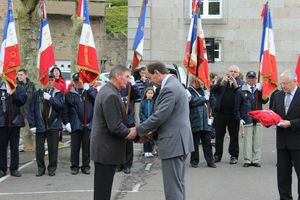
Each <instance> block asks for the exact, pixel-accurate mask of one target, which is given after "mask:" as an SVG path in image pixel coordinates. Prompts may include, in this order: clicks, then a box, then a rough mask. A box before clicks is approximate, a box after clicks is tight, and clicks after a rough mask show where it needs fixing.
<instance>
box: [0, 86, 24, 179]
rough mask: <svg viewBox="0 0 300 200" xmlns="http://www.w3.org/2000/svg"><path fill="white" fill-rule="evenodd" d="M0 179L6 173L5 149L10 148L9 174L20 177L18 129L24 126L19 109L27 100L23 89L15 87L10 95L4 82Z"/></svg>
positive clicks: (0, 107) (0, 102)
mask: <svg viewBox="0 0 300 200" xmlns="http://www.w3.org/2000/svg"><path fill="white" fill-rule="evenodd" d="M0 95H1V100H0V178H1V177H3V176H5V175H6V171H7V148H8V144H9V146H10V165H9V170H10V174H11V175H12V176H15V177H20V176H21V173H20V172H19V171H18V168H19V149H18V148H19V139H20V128H21V127H23V126H24V125H25V123H24V118H23V116H22V114H21V112H20V107H21V106H23V105H24V104H25V102H26V100H27V95H26V92H25V89H24V88H23V87H22V86H19V85H17V87H16V90H15V91H14V92H13V93H12V94H11V92H10V91H9V89H8V88H7V85H6V83H5V82H2V83H1V84H0Z"/></svg>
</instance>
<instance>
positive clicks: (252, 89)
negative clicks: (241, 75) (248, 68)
mask: <svg viewBox="0 0 300 200" xmlns="http://www.w3.org/2000/svg"><path fill="white" fill-rule="evenodd" d="M250 89H251V93H252V94H253V92H254V87H253V86H251V87H250Z"/></svg>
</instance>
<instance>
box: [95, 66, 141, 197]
mask: <svg viewBox="0 0 300 200" xmlns="http://www.w3.org/2000/svg"><path fill="white" fill-rule="evenodd" d="M129 77H130V72H129V69H128V68H126V67H124V66H122V65H117V66H115V67H114V68H113V69H112V70H111V71H110V74H109V82H108V83H107V84H106V85H104V86H103V87H102V88H101V89H100V91H99V93H98V95H97V97H96V100H95V105H94V118H93V127H92V132H91V147H90V148H91V160H93V161H94V162H95V176H94V199H95V200H109V199H110V196H111V188H112V183H113V178H114V175H115V171H116V167H117V165H121V164H124V163H125V160H126V139H133V138H135V136H136V133H135V131H133V130H131V129H129V128H127V125H128V120H127V115H126V111H125V106H124V103H123V102H122V101H121V96H120V90H121V89H123V88H125V87H126V85H127V83H128V82H129Z"/></svg>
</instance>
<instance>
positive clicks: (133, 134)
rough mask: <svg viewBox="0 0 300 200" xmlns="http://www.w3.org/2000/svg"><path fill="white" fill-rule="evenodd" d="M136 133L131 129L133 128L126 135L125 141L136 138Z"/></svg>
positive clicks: (134, 129)
mask: <svg viewBox="0 0 300 200" xmlns="http://www.w3.org/2000/svg"><path fill="white" fill-rule="evenodd" d="M136 135H137V133H136V128H135V127H133V128H130V132H129V134H128V135H127V137H126V139H127V140H133V139H134V138H135V137H136Z"/></svg>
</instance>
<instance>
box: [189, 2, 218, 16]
mask: <svg viewBox="0 0 300 200" xmlns="http://www.w3.org/2000/svg"><path fill="white" fill-rule="evenodd" d="M190 11H191V12H190V13H192V0H190ZM200 11H201V17H202V18H203V19H216V18H221V17H222V0H202V3H201V7H200Z"/></svg>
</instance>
